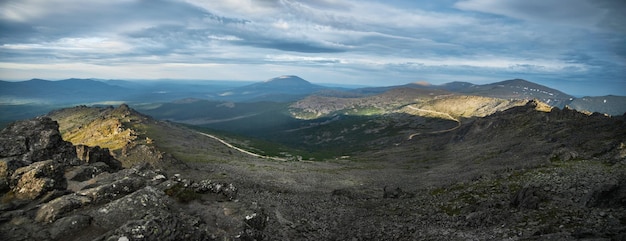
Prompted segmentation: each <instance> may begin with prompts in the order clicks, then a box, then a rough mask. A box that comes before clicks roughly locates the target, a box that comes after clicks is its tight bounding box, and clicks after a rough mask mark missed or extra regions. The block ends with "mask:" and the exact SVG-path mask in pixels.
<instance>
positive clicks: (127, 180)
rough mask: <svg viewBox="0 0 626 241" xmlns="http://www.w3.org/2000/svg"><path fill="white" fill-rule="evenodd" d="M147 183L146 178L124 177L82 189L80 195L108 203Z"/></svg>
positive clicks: (97, 201) (96, 201)
mask: <svg viewBox="0 0 626 241" xmlns="http://www.w3.org/2000/svg"><path fill="white" fill-rule="evenodd" d="M145 184H146V180H144V179H142V178H137V177H124V178H122V179H120V180H117V181H114V182H112V183H109V184H104V185H101V186H98V187H94V188H89V189H85V190H80V191H78V192H77V193H78V194H79V195H83V196H88V197H90V198H91V200H92V201H93V202H94V203H106V202H109V201H112V200H115V199H118V198H121V197H123V196H125V195H127V194H130V193H133V192H135V191H137V190H139V189H141V188H143V187H144V186H145Z"/></svg>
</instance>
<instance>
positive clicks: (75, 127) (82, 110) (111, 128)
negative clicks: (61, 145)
mask: <svg viewBox="0 0 626 241" xmlns="http://www.w3.org/2000/svg"><path fill="white" fill-rule="evenodd" d="M123 106H124V105H123ZM50 116H51V117H52V118H53V119H54V120H56V121H57V122H58V123H59V130H60V132H61V135H62V136H63V139H64V140H66V141H69V142H71V143H73V144H74V145H87V146H100V147H102V148H108V149H109V150H111V151H114V150H120V149H122V148H124V146H126V145H127V144H129V143H131V142H133V141H135V140H136V139H137V133H135V131H134V129H133V126H134V124H135V123H139V122H140V119H141V118H142V116H140V115H136V114H131V113H130V109H128V107H120V108H117V109H114V108H112V107H109V108H90V107H85V106H78V107H74V108H69V109H64V110H61V111H55V112H53V113H51V114H50Z"/></svg>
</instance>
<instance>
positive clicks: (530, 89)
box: [456, 79, 574, 108]
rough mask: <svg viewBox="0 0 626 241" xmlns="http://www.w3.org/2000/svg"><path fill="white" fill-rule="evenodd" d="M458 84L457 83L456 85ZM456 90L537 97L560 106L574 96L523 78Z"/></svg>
mask: <svg viewBox="0 0 626 241" xmlns="http://www.w3.org/2000/svg"><path fill="white" fill-rule="evenodd" d="M458 86H459V85H458V84H457V85H456V87H458ZM457 92H460V93H465V94H472V95H479V96H486V97H495V98H502V99H526V100H532V99H539V100H541V101H542V102H545V103H547V104H549V105H551V106H555V107H559V108H562V107H564V106H565V105H567V104H569V102H570V101H571V100H572V99H573V98H574V97H573V96H571V95H568V94H565V93H563V92H561V91H558V90H555V89H552V88H549V87H546V86H543V85H540V84H536V83H533V82H530V81H527V80H523V79H512V80H505V81H501V82H496V83H492V84H485V85H466V88H459V89H458V90H457Z"/></svg>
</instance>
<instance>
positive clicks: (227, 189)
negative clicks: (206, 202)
mask: <svg viewBox="0 0 626 241" xmlns="http://www.w3.org/2000/svg"><path fill="white" fill-rule="evenodd" d="M190 186H191V187H192V188H194V189H195V192H197V193H207V192H212V193H216V194H221V195H223V196H224V197H226V198H228V199H229V200H235V199H237V193H238V190H237V187H235V185H233V184H232V183H220V182H212V181H211V180H202V181H200V182H197V183H193V184H192V185H190Z"/></svg>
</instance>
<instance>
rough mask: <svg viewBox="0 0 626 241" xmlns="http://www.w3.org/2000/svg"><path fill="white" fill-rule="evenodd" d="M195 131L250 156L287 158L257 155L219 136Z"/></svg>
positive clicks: (283, 159)
mask: <svg viewBox="0 0 626 241" xmlns="http://www.w3.org/2000/svg"><path fill="white" fill-rule="evenodd" d="M196 133H198V134H200V135H203V136H206V137H209V138H212V139H214V140H216V141H219V142H221V143H222V144H224V145H225V146H227V147H229V148H231V149H234V150H236V151H239V152H241V153H244V154H247V155H250V156H253V157H258V158H264V159H272V160H276V161H287V159H285V158H280V157H273V156H263V155H259V154H256V153H253V152H250V151H247V150H244V149H241V148H239V147H236V146H234V145H233V144H230V143H228V142H226V141H225V140H222V139H220V138H219V137H217V136H214V135H210V134H207V133H202V132H199V131H196Z"/></svg>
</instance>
